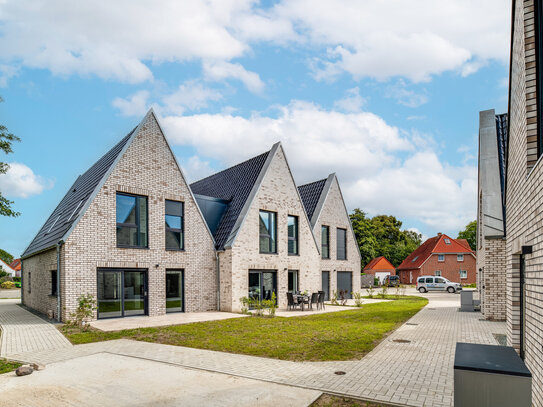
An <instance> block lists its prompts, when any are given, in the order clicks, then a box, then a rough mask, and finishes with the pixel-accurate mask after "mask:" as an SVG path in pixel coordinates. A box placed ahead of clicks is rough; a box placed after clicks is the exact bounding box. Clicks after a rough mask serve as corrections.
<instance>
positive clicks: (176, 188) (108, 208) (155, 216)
mask: <svg viewBox="0 0 543 407" xmlns="http://www.w3.org/2000/svg"><path fill="white" fill-rule="evenodd" d="M118 191H119V192H127V193H131V194H138V195H144V196H147V197H148V216H149V232H148V233H149V235H148V240H149V247H148V248H146V249H128V248H118V247H117V242H116V226H115V225H116V192H118ZM165 199H171V200H176V201H182V202H184V205H185V212H184V215H185V217H184V222H185V251H167V250H165V221H164V216H165V215H164V214H165ZM62 251H63V253H64V255H65V263H64V265H63V267H62V272H61V292H62V313H63V314H62V317H63V319H66V318H67V317H68V316H69V315H70V313H71V312H73V311H74V310H75V308H76V306H77V299H78V297H79V296H80V295H82V294H87V293H90V294H92V295H93V296H96V295H97V269H98V268H102V267H105V268H142V269H146V270H148V298H149V303H148V311H149V315H151V316H153V315H161V314H164V313H165V272H166V269H184V271H185V311H187V312H193V311H207V310H215V309H216V307H217V304H216V286H217V283H216V269H215V264H216V263H215V250H214V244H213V241H212V238H211V236H210V234H209V233H208V231H207V229H206V226H205V223H204V220H203V218H202V217H201V215H200V213H199V211H198V208H197V206H196V203H195V202H194V200H193V199H192V197H191V195H190V192H189V189H188V186H187V184H186V183H185V181H184V179H183V177H182V175H181V172H180V171H179V169H178V167H177V164H176V162H175V159H174V157H173V154H172V153H171V151H170V149H169V147H168V145H167V143H166V141H165V139H164V136H163V135H162V132H161V129H160V127H159V125H158V123H157V122H156V119H155V118H154V116H153V115H152V114H151V115H149V116H148V117H147V120H146V121H145V122H144V123H143V125H142V126H141V127H140V130H139V133H138V134H137V135H136V136H135V139H134V140H133V142H132V143H131V145H130V146H129V147H128V149H127V150H126V152H125V154H124V155H123V156H122V157H121V159H120V160H119V162H118V164H117V166H116V167H115V169H114V170H113V172H112V173H111V174H110V176H109V178H108V179H107V181H106V183H105V184H104V186H103V187H102V189H101V190H100V191H99V193H98V194H97V196H96V198H95V199H94V201H93V202H92V203H91V205H90V206H89V208H88V210H87V211H86V213H85V214H84V216H83V217H82V218H81V220H80V222H79V223H78V224H77V226H76V227H75V228H74V230H73V231H72V233H71V234H70V236H69V238H68V239H67V241H66V242H65V244H64V246H63V248H62ZM44 256H49V252H47V254H42V255H38V256H34V257H32V258H30V259H28V260H25V264H24V269H25V272H26V271H27V269H28V270H29V271H30V270H31V269H32V268H34V267H41V268H44V267H42V266H41V265H36V266H34V265H33V264H34V263H38V264H41V263H44V262H45V260H40V259H41V258H42V257H44ZM35 258H36V260H33V259H35ZM45 268H51V265H48V266H47V267H45ZM32 279H33V281H32V284H33V286H34V285H35V284H37V283H38V281H36V283H35V280H34V274H33V275H32ZM36 295H37V296H38V295H39V296H40V298H42V295H41V293H39V292H38V291H36ZM26 298H28V301H29V303H31V304H36V306H39V307H40V310H42V309H46V308H47V307H48V306H49V305H48V304H44V305H42V303H43V302H44V301H45V300H44V299H43V298H42V299H40V300H34V299H33V296H32V295H30V296H27V295H25V302H26V301H27V299H26ZM30 306H32V307H33V308H36V307H34V306H33V305H30ZM44 307H45V308H44ZM37 309H38V308H37Z"/></svg>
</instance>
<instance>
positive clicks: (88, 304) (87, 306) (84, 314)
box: [70, 294, 96, 330]
mask: <svg viewBox="0 0 543 407" xmlns="http://www.w3.org/2000/svg"><path fill="white" fill-rule="evenodd" d="M77 301H78V306H77V309H76V310H75V312H74V313H72V314H71V315H70V317H71V320H70V323H71V324H72V325H75V326H77V327H78V328H80V329H83V330H87V329H88V327H89V324H88V322H89V321H90V319H91V318H92V316H93V314H94V311H95V310H96V299H95V298H94V297H93V296H92V295H91V294H85V295H81V296H79V298H78V299H77Z"/></svg>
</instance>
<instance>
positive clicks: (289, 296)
mask: <svg viewBox="0 0 543 407" xmlns="http://www.w3.org/2000/svg"><path fill="white" fill-rule="evenodd" d="M287 301H288V307H287V309H289V310H293V309H296V307H298V306H300V303H299V302H298V301H297V300H295V299H294V295H292V293H291V292H287Z"/></svg>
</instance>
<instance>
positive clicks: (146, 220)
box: [115, 191, 149, 249]
mask: <svg viewBox="0 0 543 407" xmlns="http://www.w3.org/2000/svg"><path fill="white" fill-rule="evenodd" d="M118 195H122V196H128V197H131V198H136V221H137V220H138V219H139V218H140V205H139V202H138V199H140V198H145V211H146V212H147V216H146V217H145V223H146V225H145V230H146V234H147V239H146V245H145V246H143V245H141V244H139V243H140V238H141V236H140V233H141V232H140V229H141V225H140V224H139V223H118V222H117V221H116V219H115V230H116V229H117V228H118V227H122V228H134V229H136V238H137V241H138V245H136V246H133V245H124V244H119V242H118V240H117V236H116V235H115V238H116V240H117V242H116V243H117V247H118V248H120V249H148V248H149V197H148V196H145V195H136V194H129V193H127V192H119V191H117V192H116V193H115V216H117V215H116V214H117V212H116V211H117V196H118Z"/></svg>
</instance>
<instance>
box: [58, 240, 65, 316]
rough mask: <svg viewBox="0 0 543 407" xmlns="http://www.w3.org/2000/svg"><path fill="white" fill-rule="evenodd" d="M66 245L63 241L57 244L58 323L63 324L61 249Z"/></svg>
mask: <svg viewBox="0 0 543 407" xmlns="http://www.w3.org/2000/svg"><path fill="white" fill-rule="evenodd" d="M63 243H64V241H63V240H60V241H59V242H58V243H57V321H58V322H62V316H61V313H60V312H61V311H60V310H61V295H60V293H61V290H60V248H61V247H62V244H63Z"/></svg>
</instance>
